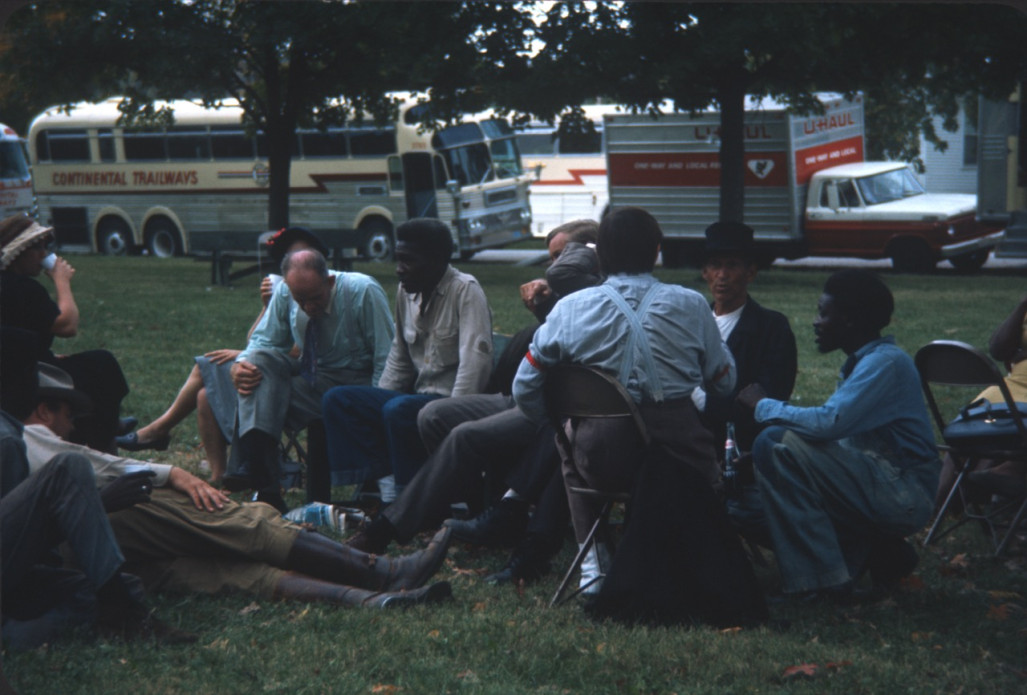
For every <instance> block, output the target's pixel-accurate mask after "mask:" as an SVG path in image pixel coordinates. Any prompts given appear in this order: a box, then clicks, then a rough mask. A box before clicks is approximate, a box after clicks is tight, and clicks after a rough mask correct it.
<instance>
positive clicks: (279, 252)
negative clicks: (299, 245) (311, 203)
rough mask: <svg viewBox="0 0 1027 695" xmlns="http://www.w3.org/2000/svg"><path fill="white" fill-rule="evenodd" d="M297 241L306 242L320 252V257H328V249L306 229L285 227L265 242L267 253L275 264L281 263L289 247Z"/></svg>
mask: <svg viewBox="0 0 1027 695" xmlns="http://www.w3.org/2000/svg"><path fill="white" fill-rule="evenodd" d="M297 241H305V242H307V243H308V244H309V245H310V247H311V248H313V249H316V250H317V251H320V252H321V255H322V256H325V257H326V258H327V257H328V247H327V246H325V245H324V242H323V241H321V239H320V238H319V237H318V236H317V235H316V234H314V233H313V232H312V231H310V230H309V229H307V228H306V227H287V228H285V229H279V230H278V231H277V232H275V233H274V234H273V235H272V236H271V238H270V239H268V240H267V242H266V243H267V248H268V252H269V253H270V254H271V257H272V258H273V259H275V263H281V262H282V259H283V258H285V254H286V253H288V252H289V247H290V246H292V245H293V244H295V243H296V242H297Z"/></svg>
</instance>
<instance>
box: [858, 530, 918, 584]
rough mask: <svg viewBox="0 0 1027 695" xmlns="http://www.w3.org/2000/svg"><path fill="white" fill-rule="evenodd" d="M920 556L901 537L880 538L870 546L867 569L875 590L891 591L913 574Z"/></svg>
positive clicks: (874, 540)
mask: <svg viewBox="0 0 1027 695" xmlns="http://www.w3.org/2000/svg"><path fill="white" fill-rule="evenodd" d="M919 562H920V556H919V555H917V554H916V550H915V549H914V548H913V546H912V545H910V543H909V541H907V540H906V539H905V538H902V537H901V536H884V535H882V536H878V537H877V538H875V539H873V541H871V544H870V551H869V553H868V555H867V565H866V568H867V570H868V571H869V572H870V578H871V579H872V580H873V582H874V588H875V589H883V590H885V591H890V590H892V589H895V588H896V587H898V585H899V582H900V581H902V580H903V579H904V578H906V577H908V576H909V575H911V574H913V570H915V569H916V566H917V564H919Z"/></svg>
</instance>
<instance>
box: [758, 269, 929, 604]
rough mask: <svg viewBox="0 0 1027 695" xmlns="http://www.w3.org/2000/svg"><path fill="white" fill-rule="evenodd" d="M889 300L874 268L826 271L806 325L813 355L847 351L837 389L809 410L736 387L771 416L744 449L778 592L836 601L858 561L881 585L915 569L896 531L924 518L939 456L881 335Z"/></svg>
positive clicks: (916, 396) (910, 379) (761, 418)
mask: <svg viewBox="0 0 1027 695" xmlns="http://www.w3.org/2000/svg"><path fill="white" fill-rule="evenodd" d="M893 307H894V302H893V299H892V295H891V292H890V291H889V290H888V288H887V286H885V284H884V283H883V282H881V280H880V279H878V278H877V277H876V276H874V275H871V274H869V273H866V272H863V271H859V270H844V271H841V272H838V273H835V274H834V275H832V276H831V277H830V278H828V280H827V283H826V284H825V285H824V292H823V295H822V296H821V297H820V301H819V303H818V306H817V318H816V320H815V321H814V323H813V330H814V333H815V334H816V342H817V347H818V349H819V350H820V352H822V353H828V352H832V351H833V350H836V349H839V348H840V349H841V350H842V351H844V352H845V354H846V355H848V359H847V360H846V361H845V364H844V365H842V369H841V374H840V377H839V382H838V388H837V390H836V391H835V393H834V394H833V395H832V396H831V397H830V398H829V399H828V400H827V402H826V403H824V404H823V405H821V406H816V407H810V408H800V407H797V406H793V405H790V404H788V403H786V402H783V401H778V400H775V399H773V398H766V397H765V395H766V394H765V393H763V392H762V390H761V389H760V388H759V387H758V386H755V387H749V388H746V389H744V390H743V392H742V393H741V394H739V399H740V400H741V401H742V402H743V403H746V404H748V405H749V406H750V407H755V416H756V420H757V422H764V423H768V424H770V425H772V426H771V427H768V428H767V429H766V430H764V431H763V432H762V433H761V434H760V435H759V437H757V439H756V442H755V444H754V446H753V457H754V462H755V466H756V472H757V474H756V478H757V483H758V484H759V488H760V493H761V495H762V497H763V504H764V506H765V507H766V513H767V523H768V525H769V531H770V536H771V538H772V540H773V543H774V550H775V552H776V553H777V559H778V566H779V567H780V570H781V582H782V589H783V590H784V592H785V593H786V594H800V595H809V594H823V595H827V596H830V597H834V598H840V599H841V598H845V597H848V596H850V595H851V593H852V584H853V581H854V580H856V579H858V578H859V575H860V574H861V573H862V571H863V570H865V569H869V570H870V572H871V576H872V577H873V579H874V581H875V584H885V585H887V584H892V583H894V582H897V580H898V579H900V578H901V577H903V576H906V575H908V574H910V573H911V572H912V571H913V568H914V567H915V566H916V562H917V556H916V553H915V551H914V550H913V548H912V547H911V546H910V545H909V544H908V543H906V542H905V540H903V537H904V536H907V535H909V534H912V533H915V532H916V531H918V530H919V529H920V528H921V527H922V526H923V525H924V524H925V523H926V522H927V521H928V519H929V517H930V515H931V510H932V505H933V499H934V490H935V489H936V487H937V484H938V470H939V459H938V450H937V447H936V445H935V442H934V435H933V432H932V430H931V425H930V421H929V420H928V416H927V408H926V406H925V405H924V400H923V395H922V393H921V390H920V378H919V376H918V374H917V371H916V367H915V366H914V364H913V360H912V359H911V358H910V357H909V355H907V354H906V353H905V352H903V351H902V350H900V349H899V348H898V347H896V346H895V343H894V340H893V339H892V338H891V337H890V336H888V337H881V330H882V329H883V328H884V327H885V326H887V325H888V323H889V322H890V321H891V314H892V309H893Z"/></svg>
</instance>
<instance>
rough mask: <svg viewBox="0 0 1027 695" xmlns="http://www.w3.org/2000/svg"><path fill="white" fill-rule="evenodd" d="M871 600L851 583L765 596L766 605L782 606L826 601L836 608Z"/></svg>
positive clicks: (867, 593)
mask: <svg viewBox="0 0 1027 695" xmlns="http://www.w3.org/2000/svg"><path fill="white" fill-rule="evenodd" d="M870 598H872V594H871V593H870V592H869V591H866V590H864V589H857V588H855V587H854V586H853V584H852V582H851V581H846V582H843V583H842V584H837V585H835V586H826V587H823V588H821V589H814V590H813V591H800V592H797V593H792V594H770V595H768V596H767V604H768V605H772V606H773V605H782V604H787V603H820V602H824V601H828V602H830V603H833V604H835V605H836V606H851V605H854V604H857V603H860V602H863V601H866V600H868V599H870Z"/></svg>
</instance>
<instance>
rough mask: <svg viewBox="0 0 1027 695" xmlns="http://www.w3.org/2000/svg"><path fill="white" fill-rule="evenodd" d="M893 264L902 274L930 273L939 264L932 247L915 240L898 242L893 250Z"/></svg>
mask: <svg viewBox="0 0 1027 695" xmlns="http://www.w3.org/2000/svg"><path fill="white" fill-rule="evenodd" d="M891 263H892V267H893V268H895V270H897V271H898V272H900V273H930V272H932V271H933V270H934V267H935V266H936V265H937V264H938V262H937V260H936V259H935V257H934V253H932V252H931V249H930V247H929V246H927V244H925V243H924V242H922V241H914V240H906V241H899V242H896V243H895V244H894V245H893V246H892V250H891Z"/></svg>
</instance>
